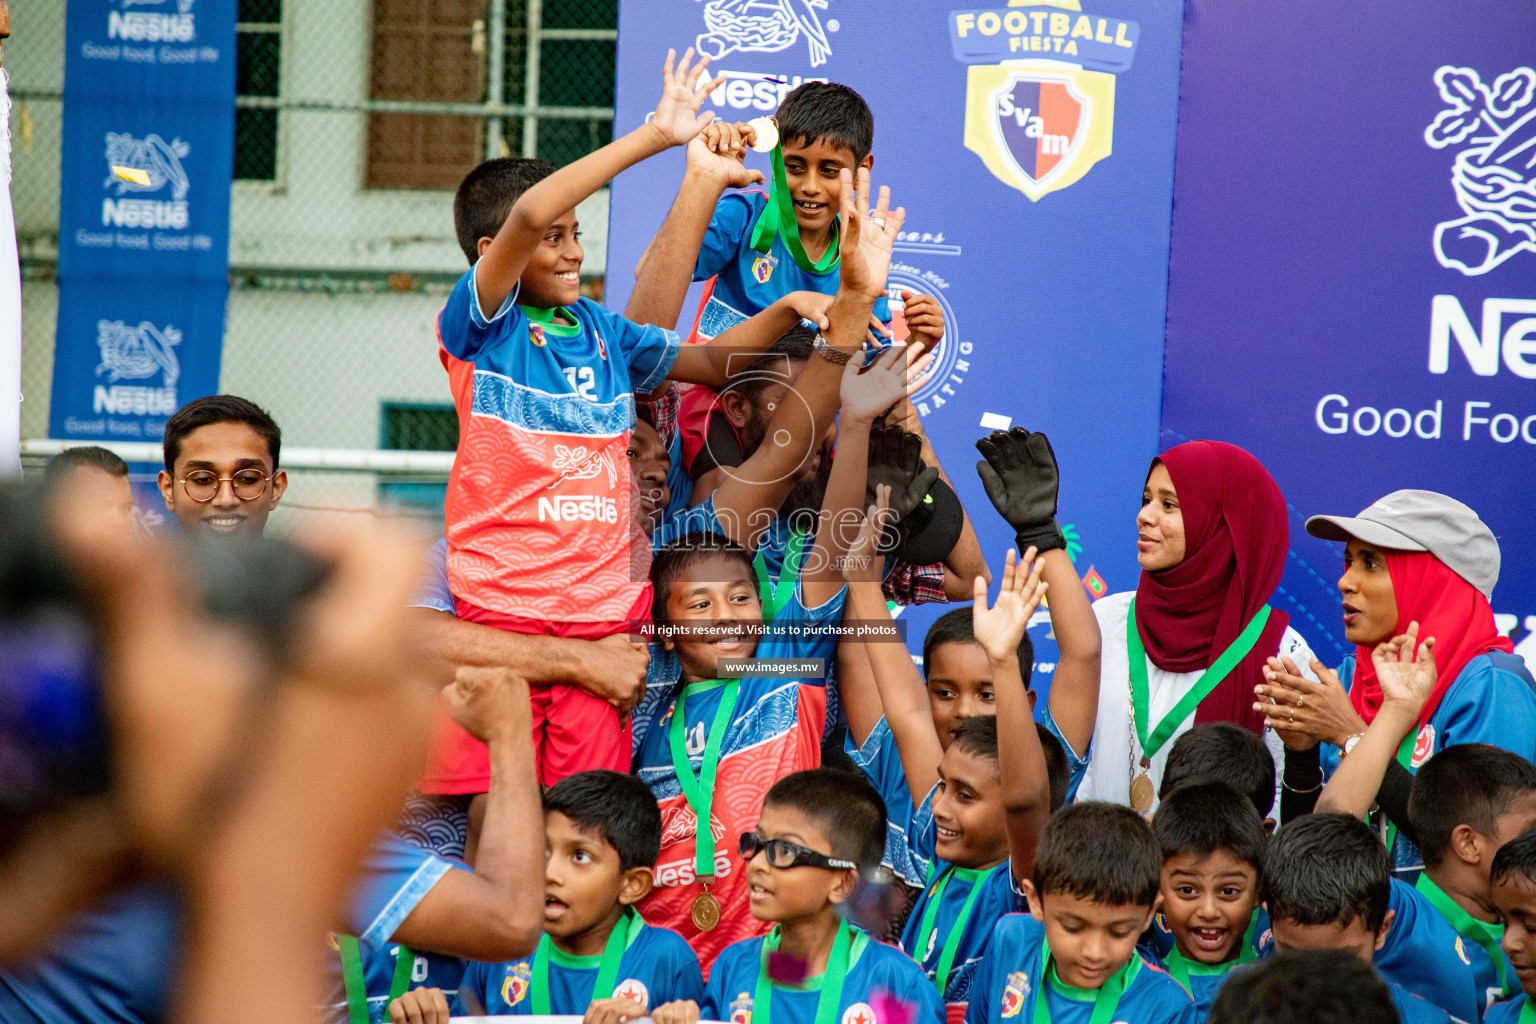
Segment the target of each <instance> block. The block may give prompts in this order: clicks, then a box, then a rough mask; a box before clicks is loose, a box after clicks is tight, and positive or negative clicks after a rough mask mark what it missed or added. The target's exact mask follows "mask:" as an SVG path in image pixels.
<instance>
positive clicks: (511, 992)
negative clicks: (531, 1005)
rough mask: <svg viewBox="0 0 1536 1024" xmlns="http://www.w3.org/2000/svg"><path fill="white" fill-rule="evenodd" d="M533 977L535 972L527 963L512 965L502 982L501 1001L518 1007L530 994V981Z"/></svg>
mask: <svg viewBox="0 0 1536 1024" xmlns="http://www.w3.org/2000/svg"><path fill="white" fill-rule="evenodd" d="M532 977H533V971H532V969H531V968H529V966H528V965H527V964H526V963H516V964H512V965H510V966H509V967H508V968H507V976H506V977H505V978H503V979H502V980H501V999H502V1002H504V1003H506V1004H507V1005H508V1006H516V1005H517V1004H518V1003H520V1002H522V1001H523V997H524V996H526V995H527V994H528V980H529V979H530V978H532Z"/></svg>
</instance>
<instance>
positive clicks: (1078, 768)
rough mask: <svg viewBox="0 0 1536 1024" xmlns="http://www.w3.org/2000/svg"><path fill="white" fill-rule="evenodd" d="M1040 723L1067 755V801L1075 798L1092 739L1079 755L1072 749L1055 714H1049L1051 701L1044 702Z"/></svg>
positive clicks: (1086, 765)
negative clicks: (1057, 722)
mask: <svg viewBox="0 0 1536 1024" xmlns="http://www.w3.org/2000/svg"><path fill="white" fill-rule="evenodd" d="M1039 721H1040V724H1041V725H1043V726H1045V731H1046V732H1048V733H1050V734H1051V735H1052V736H1054V737H1056V742H1057V743H1060V744H1061V749H1062V750H1063V751H1065V752H1066V755H1067V803H1069V804H1070V803H1071V802H1072V801H1073V800H1075V799H1077V787H1078V786H1080V785H1082V782H1083V776H1084V775H1085V774H1086V773H1087V771H1088V759H1089V758H1090V757H1092V756H1093V740H1092V739H1090V740H1089V741H1088V749H1087V750H1085V751H1083V753H1082V755H1081V756H1079V755H1078V753H1077V751H1075V750H1073V749H1072V744H1070V743H1068V742H1067V738H1066V737H1065V736H1063V735H1062V734H1061V727H1060V726H1058V725H1057V724H1056V716H1055V715H1053V714H1051V702H1050V701H1049V700H1047V701H1046V702H1045V711H1044V712H1042V713H1041V715H1040V719H1039Z"/></svg>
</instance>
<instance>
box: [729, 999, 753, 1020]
mask: <svg viewBox="0 0 1536 1024" xmlns="http://www.w3.org/2000/svg"><path fill="white" fill-rule="evenodd" d="M731 1024H752V997H751V996H750V995H748V994H747V993H745V992H742V993H740V994H739V995H737V996H736V998H735V999H734V1000H732V1001H731Z"/></svg>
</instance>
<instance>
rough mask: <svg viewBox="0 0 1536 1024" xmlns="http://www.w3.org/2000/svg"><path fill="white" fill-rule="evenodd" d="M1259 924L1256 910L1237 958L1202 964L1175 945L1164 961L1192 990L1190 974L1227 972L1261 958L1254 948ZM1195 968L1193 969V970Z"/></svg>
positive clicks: (1176, 976)
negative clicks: (1254, 938) (1255, 934)
mask: <svg viewBox="0 0 1536 1024" xmlns="http://www.w3.org/2000/svg"><path fill="white" fill-rule="evenodd" d="M1258 925H1259V912H1258V911H1257V910H1255V911H1254V912H1253V916H1252V917H1251V918H1249V919H1248V930H1247V931H1245V932H1243V941H1242V945H1240V946H1239V947H1238V951H1237V959H1236V960H1228V961H1227V962H1226V963H1223V964H1202V963H1200V962H1199V961H1197V960H1190V959H1188V958H1186V957H1185V956H1184V954H1183V953H1180V952H1179V947H1178V946H1174V947H1173V949H1172V950H1170V951H1169V953H1168V955H1167V956H1165V957H1163V963H1164V964H1165V965H1166V966H1167V968H1168V973H1169V974H1171V975H1173V977H1174V980H1176V981H1177V982H1178V983H1179V984H1180V985H1183V986H1184V989H1185V991H1187V992H1192V991H1193V990H1192V989H1190V987H1189V976H1190V974H1207V975H1209V974H1226V973H1227V972H1228V971H1230V970H1231V969H1232V968H1234V967H1236V966H1238V965H1239V964H1251V963H1253V962H1254V961H1255V960H1257V959H1258V958H1259V951H1258V950H1256V949H1254V948H1253V931H1254V929H1255V928H1257V927H1258ZM1191 968H1193V970H1191Z"/></svg>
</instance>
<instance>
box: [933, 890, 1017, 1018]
mask: <svg viewBox="0 0 1536 1024" xmlns="http://www.w3.org/2000/svg"><path fill="white" fill-rule="evenodd" d="M1007 866H1008V865H1007V863H1006V862H1005V863H1002V864H999V865H997V866H996V867H994V868H989V869H988V870H985V871H982V870H979V869H977V868H957V867H955V866H954V865H953V864H951V865H950V866H949V867H947V868H945V869H944V870H943V871H942V872H941V873H940V874H939V877H938V881H937V882H933V881H930V883H929V887H928V906H926V907H924V908H923V917H922V920H921V922H919V924H918V926H917V937H918V944H917V949H915V950H911V951H909V952H910V953H915V954H916V955H917V956H918V957H920V958H921V959H919V960H918V963H919V964H920V965H921V964H922V962H923V960H925V959H927V957H928V951H929V946H930V944H932V942H933V934H934V932H935V931H936V930H937V929H938V924H937V923H936V921H935V919H936V918H937V917H938V913H939V903H940V902H942V901H943V899H944V890H945V889H947V888H948V887H949V881H950V879H952V878H958V879H960V880H961V881H962V882H970V883H971V892H970V895H968V896H966V898H965V903H964V904H962V905H961V907H960V915H959V916H958V917H956V918H955V923H954V924H953V925H952V926H950V929H949V934H948V935H946V936H945V937H944V948H943V950H942V951H941V952H940V953H939V962H938V965H937V966H936V967H935V968H934V972H933V983H934V985H935V986H936V987H937V988H938V990H939V998H940V999H943V998H944V990H945V988H946V987H947V986H948V985H949V972H950V970H951V969H952V968H953V967H954V965H955V953H956V952H957V951H958V950H959V948H960V937H961V936H962V935H964V934H965V926H966V925H967V924H969V923H970V920H971V913H972V912H973V911H974V910H975V909H976V898H977V897H978V896H980V895H981V890H982V887H983V886H984V885H986V883H987V881H988V880H989V879H991V877H992V876H993V875H994V874H996V873H997V872H998V871H1001V870H1002V869H1003V868H1005V867H1007Z"/></svg>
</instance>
